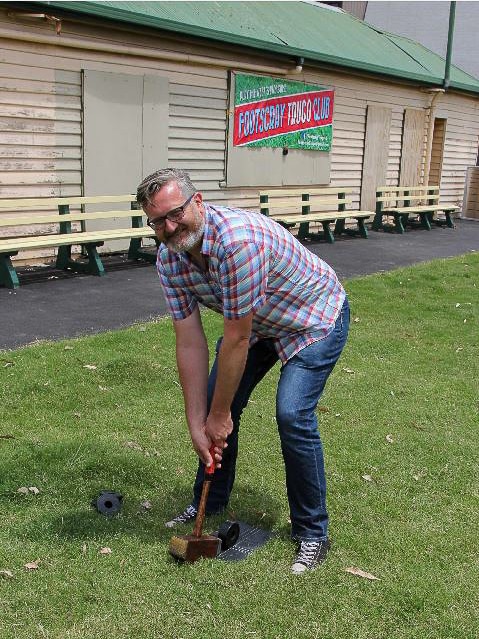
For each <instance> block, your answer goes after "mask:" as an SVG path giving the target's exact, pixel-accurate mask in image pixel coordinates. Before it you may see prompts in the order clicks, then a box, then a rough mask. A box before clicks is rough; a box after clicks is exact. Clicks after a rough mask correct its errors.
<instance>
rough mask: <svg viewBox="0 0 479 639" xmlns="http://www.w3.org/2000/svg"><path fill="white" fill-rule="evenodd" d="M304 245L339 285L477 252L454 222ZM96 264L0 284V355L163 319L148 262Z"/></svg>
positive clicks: (476, 225) (469, 227)
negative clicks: (94, 270)
mask: <svg viewBox="0 0 479 639" xmlns="http://www.w3.org/2000/svg"><path fill="white" fill-rule="evenodd" d="M307 246H308V248H309V249H310V250H311V251H312V252H313V253H315V254H317V255H319V256H320V257H321V258H322V259H324V260H326V262H328V263H329V264H330V265H331V266H332V267H333V268H334V269H335V270H336V272H337V273H338V276H339V277H340V279H341V280H345V279H348V278H352V277H357V276H361V275H367V274H370V273H378V272H382V271H389V270H392V269H395V268H398V267H401V266H408V265H411V264H415V263H417V262H424V261H429V260H432V259H436V258H447V257H452V256H454V255H462V254H463V253H468V252H470V251H479V221H477V222H475V221H468V220H459V221H458V222H457V226H456V228H455V229H449V228H439V227H435V228H433V229H432V230H431V231H426V230H422V229H414V230H410V231H408V232H407V233H405V234H404V235H397V234H393V233H383V232H380V233H375V232H370V234H369V238H368V239H367V240H366V239H363V238H359V237H345V238H344V239H343V238H341V239H338V240H337V241H336V242H335V243H334V244H333V245H331V244H326V243H325V242H309V243H307ZM104 263H105V269H106V274H105V276H104V277H94V276H91V275H80V274H69V273H63V272H62V271H58V270H55V269H53V268H51V267H48V268H33V269H23V270H20V271H19V277H20V282H21V286H20V288H19V289H17V290H16V291H11V290H9V289H6V288H3V287H0V350H9V349H14V348H18V347H20V346H23V345H25V344H29V343H31V342H35V341H38V340H56V339H62V338H66V337H77V336H80V335H91V334H95V333H100V332H103V331H108V330H114V329H118V328H123V327H127V326H131V325H132V324H135V323H139V322H146V321H149V320H152V319H155V318H158V317H161V316H163V315H165V314H166V312H167V311H166V305H165V301H164V298H163V293H162V291H161V287H160V285H159V282H158V277H157V275H156V271H155V267H154V266H153V265H151V264H146V263H139V262H137V263H131V262H127V261H126V260H125V259H124V257H123V256H114V257H112V258H107V259H105V260H104Z"/></svg>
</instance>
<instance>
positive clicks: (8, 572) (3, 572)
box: [0, 570, 13, 579]
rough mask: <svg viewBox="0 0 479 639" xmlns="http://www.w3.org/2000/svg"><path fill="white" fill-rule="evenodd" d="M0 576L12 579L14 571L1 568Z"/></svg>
mask: <svg viewBox="0 0 479 639" xmlns="http://www.w3.org/2000/svg"><path fill="white" fill-rule="evenodd" d="M0 577H2V578H3V579H12V578H13V572H12V571H11V570H0Z"/></svg>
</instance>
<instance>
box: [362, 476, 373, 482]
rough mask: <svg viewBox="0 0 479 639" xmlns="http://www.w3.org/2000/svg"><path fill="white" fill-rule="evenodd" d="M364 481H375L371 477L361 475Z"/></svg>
mask: <svg viewBox="0 0 479 639" xmlns="http://www.w3.org/2000/svg"><path fill="white" fill-rule="evenodd" d="M361 477H362V479H364V481H373V478H372V476H371V475H361Z"/></svg>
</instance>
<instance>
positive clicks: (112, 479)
mask: <svg viewBox="0 0 479 639" xmlns="http://www.w3.org/2000/svg"><path fill="white" fill-rule="evenodd" d="M346 288H347V290H348V293H349V296H350V302H351V309H352V318H354V321H352V323H351V333H350V339H349V342H348V345H347V347H346V349H345V351H344V354H343V356H342V359H341V360H340V362H339V363H338V365H337V367H336V369H335V371H334V373H333V375H332V377H331V380H330V383H329V386H328V388H327V390H326V393H325V395H324V397H323V400H322V408H321V411H320V412H319V420H320V429H321V433H322V438H323V443H324V448H325V456H326V467H327V475H328V482H329V510H330V516H331V527H330V534H331V538H332V541H333V547H332V550H331V552H330V554H329V557H328V560H327V562H326V563H325V564H324V565H323V566H322V567H320V568H319V569H318V570H317V571H315V572H312V573H308V574H305V575H303V576H300V577H298V576H292V575H290V574H289V566H290V563H291V559H292V557H293V546H292V544H291V543H290V541H289V537H288V535H289V526H288V508H287V501H286V495H285V489H284V470H283V464H282V460H281V455H280V448H279V441H278V436H277V432H276V425H275V420H274V394H275V382H276V378H277V371H276V373H275V374H271V375H270V376H269V377H268V378H267V379H266V380H265V381H264V382H263V383H262V384H261V385H260V386H259V387H258V389H257V390H256V392H255V394H254V395H253V397H252V399H251V402H250V405H249V407H248V409H247V410H246V411H245V414H244V419H243V423H242V432H241V436H240V456H239V460H238V474H237V482H236V485H235V489H234V493H233V498H232V501H231V504H230V512H229V515H230V516H232V517H237V518H239V519H243V520H246V521H248V522H250V523H257V524H260V525H263V526H264V527H271V528H272V529H273V530H274V531H275V532H276V533H277V534H276V537H275V538H274V539H273V540H271V541H270V542H269V543H268V544H267V545H265V546H264V547H263V548H262V549H260V550H259V551H257V552H256V553H255V554H253V555H252V556H251V557H250V558H248V559H247V560H245V561H241V562H237V563H226V562H222V561H218V560H204V561H200V562H197V563H196V564H193V565H183V566H178V565H177V564H175V563H174V562H173V561H172V560H171V559H170V558H169V556H168V552H167V549H168V543H169V539H170V537H171V531H170V530H167V529H166V528H165V527H164V525H163V522H164V521H165V520H166V519H168V518H169V517H170V516H171V515H173V514H175V513H176V512H177V511H178V509H179V508H183V506H185V505H186V504H187V503H189V498H190V485H191V479H192V475H193V473H194V470H195V467H196V459H195V455H194V453H193V450H192V448H191V446H190V443H189V437H188V434H187V428H186V425H185V422H184V417H183V410H182V396H181V391H180V388H179V385H178V381H177V376H176V371H175V361H174V346H173V336H172V328H171V325H170V323H169V321H168V320H167V319H165V320H161V321H159V322H157V323H151V324H146V325H139V326H134V327H132V328H130V329H127V330H122V331H117V332H114V333H107V334H102V335H98V336H94V337H87V338H82V339H75V340H69V341H61V342H56V343H44V344H38V345H34V346H30V347H26V348H22V349H19V350H17V351H13V352H2V353H0V376H1V388H0V395H1V404H0V406H1V408H0V411H1V425H0V436H1V438H0V571H10V572H11V574H12V575H13V576H12V577H11V578H10V577H9V576H8V574H6V573H5V572H4V573H3V578H2V574H0V638H1V639H13V638H19V639H20V638H21V639H35V638H37V637H39V638H45V637H47V638H49V639H66V638H75V639H76V638H82V639H118V638H120V637H121V638H134V639H142V638H168V639H170V638H171V639H211V638H220V637H221V638H224V637H227V638H228V639H247V638H249V637H252V638H255V637H256V638H260V639H263V638H264V639H270V638H271V639H273V638H279V639H286V638H289V637H292V638H299V639H316V638H317V639H366V638H368V639H390V638H398V639H399V638H401V639H406V638H408V639H413V638H414V639H416V638H417V639H456V638H457V639H458V638H461V639H475V638H476V637H478V636H479V613H478V610H479V606H478V603H479V597H478V595H479V558H478V557H479V553H478V539H479V485H478V468H479V437H478V423H479V420H478V413H479V392H478V379H479V364H478V362H479V348H478V341H479V323H478V319H479V255H478V254H469V255H467V256H463V257H460V258H454V259H448V260H441V261H435V262H432V263H429V264H423V265H419V266H416V267H413V268H408V269H401V270H398V271H394V272H391V273H387V274H380V275H375V276H369V277H364V278H361V279H355V280H350V281H348V282H346ZM140 293H141V292H139V294H140ZM205 318H206V327H207V331H208V335H209V338H210V342H211V344H213V342H214V339H215V337H216V336H217V335H218V334H219V332H220V330H221V318H219V317H218V316H215V315H213V314H206V315H205ZM6 436H12V437H6ZM365 477H366V478H365ZM19 487H37V488H38V489H39V491H40V492H39V493H38V494H33V493H29V494H27V495H24V494H20V493H17V489H18V488H19ZM101 489H113V490H116V491H119V492H121V493H122V494H123V495H124V505H123V508H122V511H121V513H120V515H118V516H116V517H114V518H110V519H109V518H105V517H103V516H101V515H99V514H98V513H96V512H95V511H94V510H93V509H92V508H91V506H90V502H91V499H92V498H93V497H94V496H95V495H96V494H97V493H98V492H99V491H100V490H101ZM145 500H148V501H150V502H151V504H152V508H151V509H149V510H145V509H144V508H143V507H142V506H141V504H142V502H144V501H145ZM222 519H224V518H222ZM222 519H219V518H216V519H210V520H209V521H208V523H207V528H208V529H211V530H214V528H215V526H216V525H217V524H218V523H220V522H221V521H222ZM104 547H108V548H110V549H111V553H110V554H101V553H100V549H101V548H104ZM36 560H40V561H39V563H38V568H37V569H36V570H28V569H26V568H25V567H24V565H25V564H26V563H28V562H34V561H36ZM349 567H355V568H359V569H361V570H363V571H367V572H369V573H372V574H373V575H375V576H376V577H378V580H377V581H370V580H368V579H364V578H361V577H358V576H354V575H352V574H349V573H348V572H346V568H349Z"/></svg>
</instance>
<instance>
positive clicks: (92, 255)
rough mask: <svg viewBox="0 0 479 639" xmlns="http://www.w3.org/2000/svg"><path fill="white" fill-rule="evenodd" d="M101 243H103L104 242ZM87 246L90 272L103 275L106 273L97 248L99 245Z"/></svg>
mask: <svg viewBox="0 0 479 639" xmlns="http://www.w3.org/2000/svg"><path fill="white" fill-rule="evenodd" d="M101 244H103V242H102V243H101ZM100 246H101V245H100ZM85 247H86V252H87V255H88V272H89V273H91V274H92V275H98V276H100V277H101V276H102V275H105V269H104V267H103V263H102V261H101V259H100V256H99V255H98V251H97V248H96V247H97V245H96V244H85Z"/></svg>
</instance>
